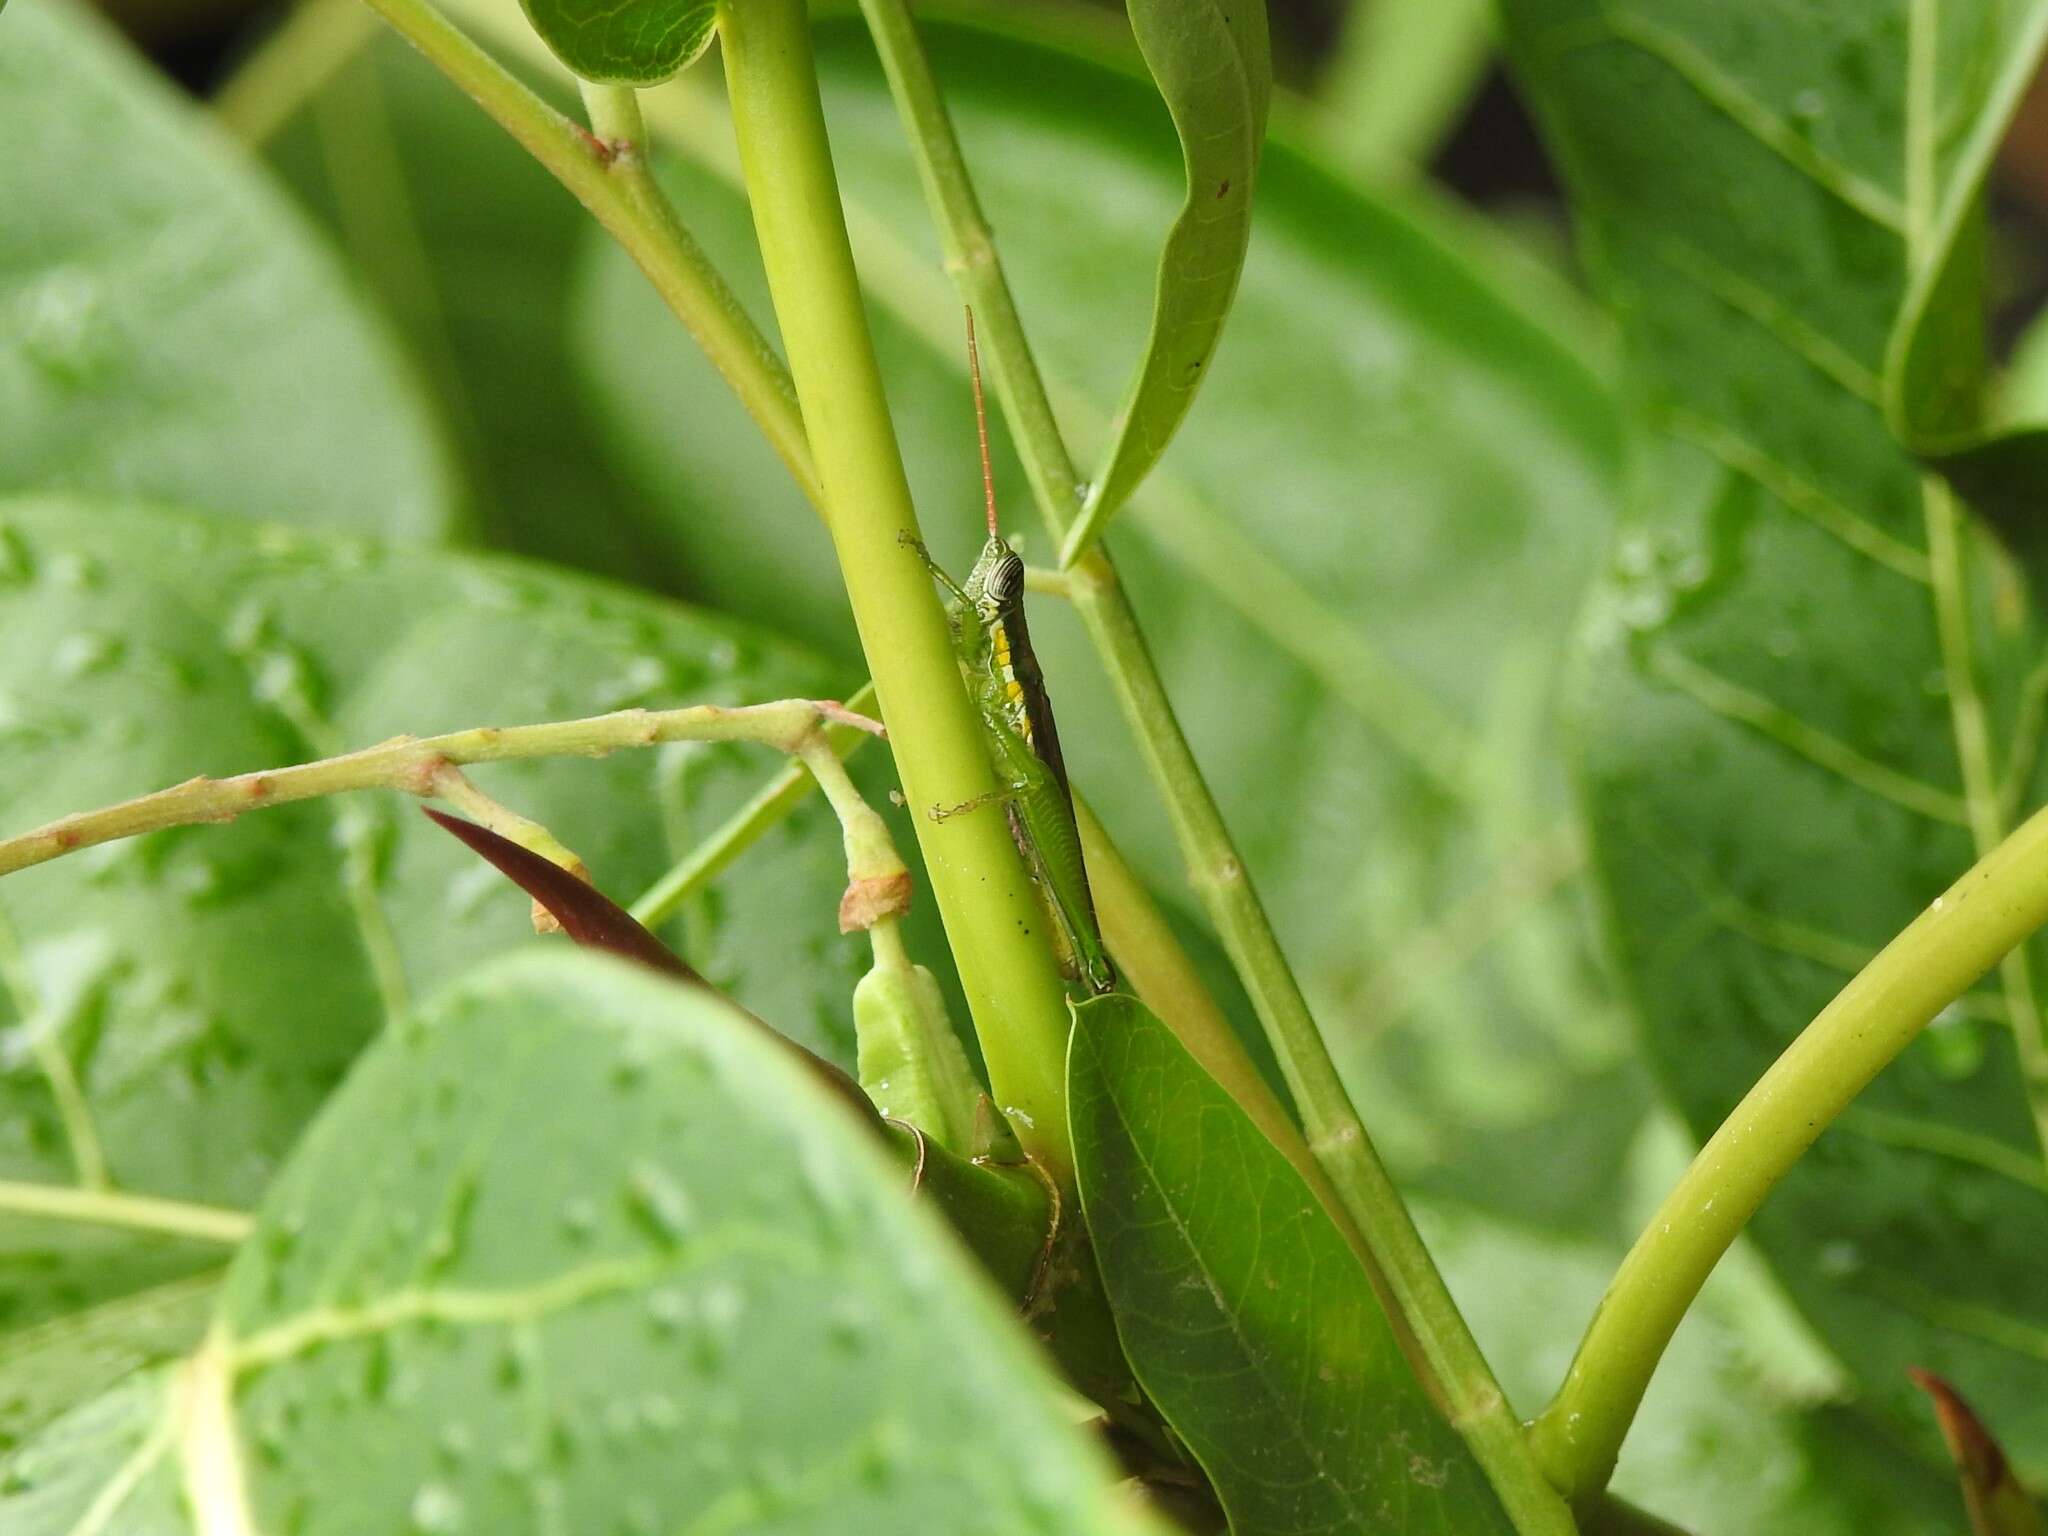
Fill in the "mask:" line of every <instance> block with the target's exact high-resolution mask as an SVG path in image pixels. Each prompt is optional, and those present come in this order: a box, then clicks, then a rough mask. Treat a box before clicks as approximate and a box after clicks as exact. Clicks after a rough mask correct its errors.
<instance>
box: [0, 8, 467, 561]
mask: <svg viewBox="0 0 2048 1536" xmlns="http://www.w3.org/2000/svg"><path fill="white" fill-rule="evenodd" d="M0 207H4V208H6V209H7V217H6V221H5V229H4V231H0V492H4V491H19V490H55V489H64V490H71V491H80V492H92V493H106V494H120V495H137V496H147V497H151V498H154V499H157V500H162V501H167V502H174V503H182V504H185V505H189V506H195V507H204V508H207V509H208V510H211V511H216V512H221V513H229V514H234V515H236V516H240V517H250V518H264V519H271V520H280V521H288V522H293V523H298V524H303V525H308V526H328V527H345V528H349V529H353V530H356V531H358V532H363V533H378V534H387V535H395V536H404V537H410V538H434V537H437V536H439V535H441V534H443V533H445V532H446V531H447V529H448V527H449V523H450V514H451V508H452V505H453V502H454V498H455V488H454V485H453V482H452V477H451V474H450V467H449V464H448V462H447V455H446V453H445V451H444V449H443V447H442V445H441V443H440V440H439V438H438V437H437V436H436V434H435V432H434V431H433V429H432V428H431V426H430V425H429V422H428V418H427V414H426V411H425V409H424V401H423V399H422V397H421V395H420V393H419V389H418V386H417V385H416V383H415V381H414V380H413V378H412V377H411V375H410V374H409V373H408V372H407V370H406V369H405V367H404V366H403V365H402V363H401V361H400V359H399V357H398V356H397V354H396V352H395V351H394V349H393V348H392V346H391V344H390V341H389V339H388V338H387V337H386V336H385V335H384V334H383V332H382V331H381V329H380V328H379V327H378V326H377V325H376V324H375V323H374V322H373V321H372V319H371V318H370V316H369V314H368V313H367V312H366V310H365V309H364V307H363V306H362V304H361V303H360V301H359V300H358V299H357V297H356V296H355V295H354V293H353V292H352V291H351V290H350V287H349V284H348V282H347V280H346V279H345V278H344V276H343V274H342V273H341V271H340V269H339V268H338V267H337V266H336V264H335V262H334V261H333V259H332V258H331V257H330V256H329V255H328V254H327V253H326V252H325V251H323V250H321V249H319V248H318V247H317V245H316V244H315V243H314V241H313V240H312V239H311V238H309V235H308V232H307V231H306V230H305V228H304V227H303V225H302V223H301V222H300V221H299V220H298V219H296V218H294V217H293V216H292V214H291V212H290V210H289V209H288V208H287V207H286V206H285V205H284V202H283V200H282V199H281V198H280V197H279V196H278V195H277V193H276V192H275V190H274V189H272V188H271V187H269V186H268V185H267V184H266V183H265V182H264V180H263V179H262V178H261V177H259V176H257V175H256V174H254V173H253V172H252V171H251V169H250V168H249V167H248V166H247V165H246V164H244V163H242V162H241V161H240V160H239V159H238V157H237V155H236V154H235V152H234V150H233V148H232V147H231V146H230V145H228V144H227V143H226V142H225V141H224V140H223V139H222V138H221V137H220V135H219V133H218V130H216V129H214V128H213V127H212V126H210V125H209V124H208V123H206V122H205V121H204V120H202V119H201V118H200V117H199V116H198V114H196V113H195V112H194V111H193V109H192V108H191V107H190V106H189V105H187V104H186V103H184V102H183V101H182V100H179V99H178V98H177V97H176V96H175V95H174V93H173V90H172V88H171V87H170V86H169V85H168V84H166V83H165V82H163V81H162V80H160V79H158V78H156V77H155V76H154V75H153V74H152V73H151V72H150V71H149V70H147V69H146V68H144V67H143V66H142V65H141V64H140V63H139V62H138V61H136V60H135V59H134V58H133V57H132V56H131V55H130V54H129V53H128V51H127V48H126V45H125V44H123V43H121V42H119V41H118V40H117V39H115V38H114V37H113V36H112V35H111V34H110V33H109V31H108V30H107V27H106V24H105V23H104V22H102V21H99V20H98V19H96V18H94V17H92V16H91V15H89V14H88V13H86V12H85V11H83V10H82V9H80V8H76V7H74V6H73V5H71V4H70V3H68V0H48V3H44V4H37V5H28V6H21V7H18V8H17V9H16V11H15V12H14V14H12V15H11V16H9V17H8V20H7V31H6V40H5V44H4V46H0Z"/></svg>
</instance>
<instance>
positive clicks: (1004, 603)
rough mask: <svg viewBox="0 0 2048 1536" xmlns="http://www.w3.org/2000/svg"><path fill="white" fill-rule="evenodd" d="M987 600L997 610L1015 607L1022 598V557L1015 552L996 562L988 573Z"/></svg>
mask: <svg viewBox="0 0 2048 1536" xmlns="http://www.w3.org/2000/svg"><path fill="white" fill-rule="evenodd" d="M987 590H988V600H989V602H990V603H991V604H992V605H993V606H995V607H996V608H998V609H1007V608H1010V607H1013V606H1015V605H1016V604H1017V603H1018V602H1020V601H1022V599H1023V597H1024V557H1023V556H1022V555H1019V554H1017V553H1016V552H1015V551H1012V552H1011V553H1009V554H1007V555H1005V556H1003V558H1002V559H1000V560H998V561H997V562H996V566H995V569H994V570H992V571H990V572H989V573H988V588H987Z"/></svg>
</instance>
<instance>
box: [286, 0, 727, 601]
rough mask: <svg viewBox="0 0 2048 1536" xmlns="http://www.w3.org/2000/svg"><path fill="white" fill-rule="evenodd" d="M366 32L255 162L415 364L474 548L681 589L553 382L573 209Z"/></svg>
mask: <svg viewBox="0 0 2048 1536" xmlns="http://www.w3.org/2000/svg"><path fill="white" fill-rule="evenodd" d="M368 24H369V25H370V26H372V27H374V28H375V29H376V32H375V35H374V36H373V38H372V39H371V41H370V43H369V45H368V46H367V47H366V48H365V49H364V50H363V51H362V53H361V54H360V55H359V56H358V57H356V58H355V59H353V60H351V61H349V62H348V63H346V64H344V65H343V66H342V67H341V68H339V69H337V70H336V71H335V73H334V75H333V77H332V79H330V80H329V81H328V83H327V84H326V85H324V86H323V87H322V88H321V89H320V90H319V91H317V92H315V93H314V94H312V95H311V96H310V97H309V98H308V99H306V100H305V101H304V103H303V105H302V108H301V110H299V111H297V112H296V113H295V114H294V115H293V116H292V117H291V119H290V120H289V121H288V122H286V123H285V124H284V125H283V126H282V127H281V129H280V130H279V131H278V132H277V134H276V136H275V137H274V138H273V139H271V140H270V141H269V142H268V143H266V144H265V145H264V154H265V156H266V158H267V159H268V160H269V162H270V164H271V166H272V167H273V169H274V170H275V171H276V172H277V174H278V175H279V176H280V177H281V178H282V179H283V180H284V182H285V184H286V185H287V186H288V187H290V188H291V190H292V191H293V192H294V193H295V194H297V196H298V197H299V198H300V200H301V201H302V202H303V204H304V206H305V208H306V210H307V211H308V212H309V213H310V214H312V216H313V217H314V218H315V219H316V220H318V221H319V222H320V223H321V225H322V226H323V227H325V228H326V229H327V231H328V233H329V235H330V236H331V238H332V239H333V240H334V241H335V243H336V244H338V245H339V246H340V247H341V249H342V251H343V252H344V254H345V255H346V257H347V259H348V261H349V264H350V266H351V267H352V268H353V270H354V273H355V275H356V276H357V278H358V279H359V281H361V282H362V283H363V285H364V286H365V287H366V288H367V289H368V290H369V291H370V293H371V294H372V295H373V296H374V297H375V298H376V299H377V300H378V301H379V302H380V303H381V306H382V308H383V309H384V311H385V312H386V313H387V314H388V315H389V316H390V318H391V321H392V324H393V326H394V327H395V328H396V329H397V330H398V331H399V333H400V334H401V335H402V336H403V337H404V339H405V341H406V343H407V344H408V346H409V348H410V350H411V352H412V354H413V356H415V357H416V358H418V359H419V362H420V366H421V371H422V373H423V374H424V376H425V377H426V378H427V380H428V382H429V383H430V384H431V385H432V386H433V389H434V393H435V396H436V399H437V401H438V403H439V404H440V406H441V408H442V412H443V414H444V415H445V416H446V417H447V419H448V422H449V426H450V436H451V437H452V438H453V441H454V444H455V447H456V448H457V449H458V450H459V452H460V454H461V457H462V468H463V471H464V473H463V479H464V481H465V482H466V483H467V485H468V486H469V487H470V488H471V495H470V498H469V500H470V505H469V507H468V508H467V509H466V510H467V512H468V520H469V521H470V522H471V523H472V524H473V525H474V526H475V527H476V529H477V532H478V534H479V536H480V537H481V538H482V539H483V540H484V542H486V543H488V544H491V545H493V546H496V547H499V548H503V549H511V550H516V551H518V552H519V553H521V554H529V555H537V556H540V557H542V558H544V559H548V560H552V561H555V562H557V563H559V564H562V565H568V566H573V567H575V568H578V569H582V570H589V571H595V572H597V573H598V574H600V575H606V576H617V577H622V578H626V579H629V580H632V581H636V582H639V583H640V584H642V585H645V586H652V587H655V588H657V589H660V590H663V591H669V592H680V591H682V590H683V589H682V585H681V581H680V576H681V573H680V572H679V571H678V570H677V569H676V568H675V567H674V565H673V564H672V563H670V562H667V561H665V560H664V558H663V556H662V552H661V551H660V550H659V549H658V548H656V547H654V546H652V545H651V544H650V541H648V540H646V539H644V538H642V537H639V536H638V535H637V534H636V533H635V532H634V531H633V529H632V528H631V527H629V526H628V525H627V523H626V521H625V519H624V517H623V516H622V514H621V512H620V510H619V509H620V508H622V507H624V506H625V505H627V503H628V502H629V500H630V496H629V492H628V491H627V490H626V488H625V487H624V486H623V485H622V484H621V482H620V479H619V476H618V474H617V473H616V472H615V470H614V468H613V466H612V464H611V461H610V458H609V456H608V455H607V454H606V453H605V452H604V451H603V449H602V447H601V441H600V434H599V429H598V424H597V423H596V422H594V421H593V420H592V419H591V413H590V412H589V411H588V410H586V409H584V408H583V401H582V399H581V395H580V392H579V391H576V390H574V389H571V388H569V387H568V386H567V380H568V378H569V375H570V372H571V366H572V365H571V362H570V357H569V350H568V337H567V334H566V326H565V324H564V319H563V312H562V310H563V301H564V295H565V293H566V291H567V290H568V288H569V285H570V282H571V280H572V275H573V273H574V271H575V269H576V265H577V263H576V254H577V252H578V251H579V250H580V249H581V241H582V237H583V235H584V233H585V231H586V230H587V228H588V224H589V215H587V214H586V213H584V211H583V210H582V209H581V208H580V207H579V206H577V204H576V202H575V201H574V200H573V199H572V198H570V197H568V196H567V195H566V194H565V193H564V192H563V191H562V189H561V187H560V186H558V185H557V184H556V182H555V179H554V178H553V177H552V176H550V175H549V174H548V173H547V172H546V171H545V170H543V169H542V168H541V167H540V166H539V165H538V164H536V163H535V161H534V160H533V158H532V156H530V155H528V154H527V153H526V151H525V150H523V149H521V148H520V147H519V145H518V144H516V143H514V142H513V141H512V139H511V138H510V137H508V136H507V135H506V133H505V131H504V130H503V129H501V128H499V127H498V125H497V124H495V123H493V122H492V121H491V120H490V119H489V118H487V117H486V116H485V115H484V114H483V113H482V112H480V111H478V110H477V107H476V104H475V103H474V102H472V101H471V100H469V98H468V97H466V96H464V95H463V94H462V93H461V92H460V91H458V90H456V89H455V88H454V87H453V86H451V85H450V84H449V83H448V82H447V81H446V80H445V79H443V78H442V77H441V75H440V73H439V72H438V71H437V70H436V69H435V68H434V66H433V65H431V64H429V63H428V62H427V61H426V60H425V59H423V58H421V57H420V56H419V54H418V53H416V52H415V51H414V50H413V49H412V48H410V47H408V46H407V45H406V43H405V42H404V40H403V39H401V38H399V37H398V36H396V35H395V34H393V33H392V32H391V31H390V29H389V28H387V27H385V26H384V25H383V24H382V23H381V22H379V21H377V20H376V19H375V18H374V17H370V18H369V19H368ZM664 334H666V333H664ZM673 334H674V335H675V337H676V341H675V345H677V346H684V345H687V341H686V340H685V338H684V337H683V334H682V331H681V329H680V327H677V328H676V329H675V330H674V332H673Z"/></svg>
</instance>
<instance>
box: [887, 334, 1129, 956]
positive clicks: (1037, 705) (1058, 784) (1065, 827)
mask: <svg viewBox="0 0 2048 1536" xmlns="http://www.w3.org/2000/svg"><path fill="white" fill-rule="evenodd" d="M967 371H968V374H969V376H970V377H971V378H972V379H973V381H974V424H975V430H976V432H977V433H978V435H979V437H980V439H981V484H982V491H983V495H984V497H985V499H986V501H987V504H988V542H987V543H986V544H984V545H982V547H981V556H980V558H979V559H977V560H976V561H975V562H974V569H973V570H971V571H969V572H968V573H967V581H966V584H965V585H964V586H963V585H961V584H959V583H957V582H955V581H954V580H953V578H952V577H950V576H948V575H947V574H946V572H945V571H944V570H943V569H942V568H940V566H939V565H938V564H937V563H936V562H935V561H934V560H933V559H932V558H931V556H930V555H929V554H928V553H927V552H926V551H925V549H924V546H923V545H921V544H916V543H915V542H914V541H912V543H913V547H914V548H916V550H917V552H918V554H919V556H920V557H921V558H922V559H923V560H924V563H925V565H926V566H927V567H929V568H930V570H931V573H932V576H933V578H934V579H935V580H937V581H938V583H939V584H940V585H941V586H942V587H944V588H945V589H946V591H947V592H948V593H950V594H951V596H952V601H951V602H949V603H948V604H947V605H946V610H947V617H948V618H949V619H950V620H951V621H952V625H953V645H954V649H955V651H956V653H957V654H958V656H959V658H960V670H961V672H962V674H964V675H965V677H966V679H967V686H968V691H969V692H971V693H972V694H973V695H974V701H975V704H976V706H977V707H978V708H979V709H980V711H981V723H982V736H983V738H984V739H985V740H986V742H987V744H988V752H989V760H990V763H991V764H992V766H993V767H994V768H995V773H996V782H997V785H998V788H997V790H996V794H995V797H994V798H998V799H1000V800H1001V801H1002V802H1003V809H1004V811H1005V813H1006V814H1007V815H1008V817H1009V821H1010V836H1011V838H1012V839H1013V840H1014V841H1015V842H1016V844H1017V851H1018V852H1019V853H1021V854H1023V855H1024V866H1025V868H1027V869H1028V870H1030V871H1031V878H1032V880H1033V882H1034V883H1035V884H1036V886H1037V888H1038V897H1039V902H1040V905H1042V906H1043V907H1044V908H1045V914H1046V918H1047V921H1048V923H1049V924H1050V926H1051V931H1052V937H1053V948H1054V951H1055V953H1056V954H1057V955H1058V957H1059V962H1060V970H1061V972H1062V973H1063V974H1065V975H1066V976H1067V978H1068V979H1069V980H1072V981H1079V982H1085V983H1086V984H1087V986H1088V987H1089V989H1090V990H1091V991H1095V992H1110V991H1114V990H1115V989H1116V972H1115V971H1114V970H1112V969H1111V967H1110V963H1109V954H1108V952H1107V951H1106V950H1105V949H1104V948H1103V944H1102V932H1101V930H1100V929H1099V928H1098V927H1097V926H1096V922H1095V898H1094V896H1093V895H1092V894H1091V893H1090V892H1089V889H1088V873H1087V870H1086V869H1085V868H1084V867H1083V865H1082V862H1081V834H1080V832H1079V831H1078V830H1077V829H1076V827H1075V825H1074V794H1073V790H1072V789H1071V788H1070V787H1069V785H1068V783H1067V765H1066V761H1065V759H1063V758H1062V757H1061V756H1060V737H1059V731H1058V729H1057V728H1056V727H1055V726H1054V724H1053V718H1052V701H1051V699H1049V698H1048V697H1047V696H1046V692H1045V675H1044V674H1043V673H1042V672H1040V671H1039V669H1038V656H1037V653H1036V652H1034V651H1033V650H1032V649H1031V631H1030V630H1029V628H1027V627H1026V625H1025V623H1024V560H1023V557H1022V556H1021V555H1019V554H1018V553H1017V552H1016V550H1014V549H1012V548H1011V547H1010V546H1009V545H1008V544H1007V543H1005V542H1004V540H1003V536H1002V535H1001V534H1000V533H998V532H997V531H996V486H995V474H994V472H993V471H992V470H991V468H990V467H989V454H988V408H987V406H986V405H985V404H984V403H983V401H982V395H981V357H980V355H979V353H978V352H977V350H976V348H975V343H974V312H973V311H972V310H969V311H968V312H967ZM983 803H984V802H982V801H978V800H971V801H969V802H968V803H967V804H965V805H957V806H953V807H951V808H950V809H940V808H937V807H934V808H933V810H932V812H931V815H932V816H933V817H934V818H943V817H946V816H953V815H958V814H959V813H961V812H963V811H971V810H974V809H976V808H978V807H979V806H980V805H981V804H983Z"/></svg>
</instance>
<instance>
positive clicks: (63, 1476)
mask: <svg viewBox="0 0 2048 1536" xmlns="http://www.w3.org/2000/svg"><path fill="white" fill-rule="evenodd" d="M179 1387H180V1383H179V1372H178V1368H177V1367H175V1366H162V1367H159V1368H157V1369H153V1370H142V1371H137V1372H135V1373H134V1374H133V1375H130V1376H128V1377H127V1378H125V1379H124V1380H122V1381H120V1382H118V1383H116V1384H115V1385H113V1386H111V1387H109V1388H108V1389H107V1390H106V1391H105V1392H103V1393H101V1394H100V1395H99V1396H97V1397H93V1398H90V1399H88V1400H86V1401H85V1402H83V1403H81V1404H80V1405H78V1406H77V1407H76V1408H73V1409H72V1410H71V1411H70V1412H68V1413H66V1414H65V1415H64V1416H63V1417H62V1418H60V1419H58V1420H57V1421H56V1422H55V1423H53V1424H52V1425H51V1426H50V1427H49V1428H48V1429H46V1430H44V1431H43V1433H42V1434H40V1435H38V1436H37V1437H36V1438H35V1439H33V1440H31V1441H29V1443H28V1444H27V1445H25V1446H22V1447H20V1448H19V1449H17V1450H14V1451H12V1452H10V1453H9V1454H8V1455H7V1456H6V1458H5V1459H4V1460H0V1515H4V1516H5V1517H6V1529H7V1532H8V1536H90V1533H92V1532H94V1531H96V1530H97V1531H106V1530H113V1531H118V1532H119V1533H120V1536H177V1533H179V1532H188V1531H190V1530H191V1526H190V1525H189V1524H188V1523H187V1520H186V1517H185V1514H184V1512H183V1511H182V1510H181V1509H180V1507H179V1505H180V1499H181V1496H182V1488H181V1483H180V1476H179V1473H180V1468H179V1465H178V1462H177V1459H176V1457H175V1456H174V1455H172V1454H171V1452H172V1449H173V1442H172V1432H173V1428H174V1425H175V1423H176V1418H175V1415H176V1413H177V1405H178V1393H179ZM115 1496H118V1504H114V1505H113V1507H112V1508H108V1509H106V1510H104V1511H102V1506H103V1505H108V1504H110V1503H111V1501H112V1500H113V1498H114V1497H115ZM116 1511H118V1513H119V1515H120V1524H119V1525H116V1526H110V1525H109V1524H108V1517H109V1516H110V1515H111V1514H113V1513H115V1512H116Z"/></svg>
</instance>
